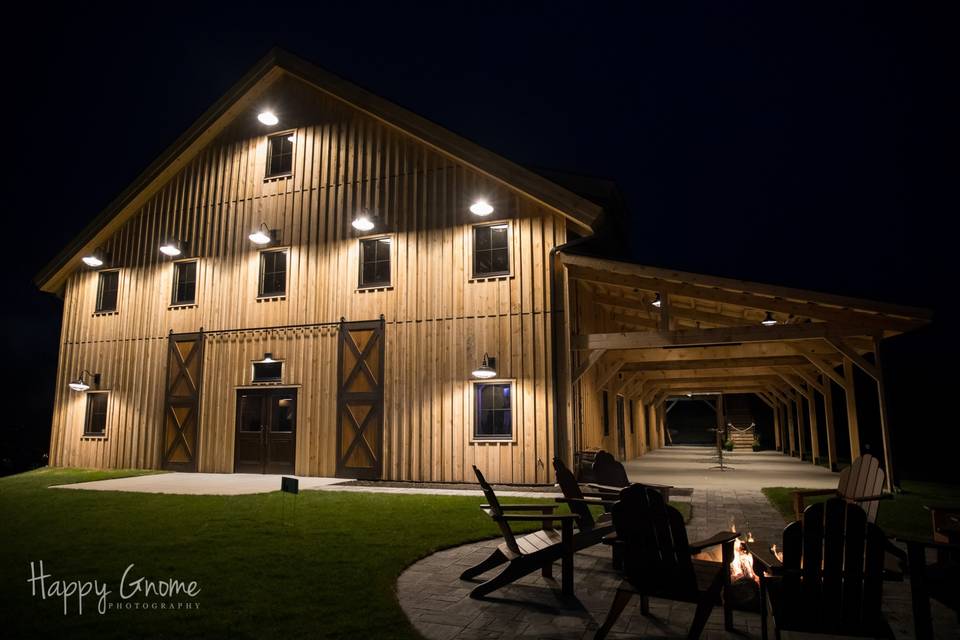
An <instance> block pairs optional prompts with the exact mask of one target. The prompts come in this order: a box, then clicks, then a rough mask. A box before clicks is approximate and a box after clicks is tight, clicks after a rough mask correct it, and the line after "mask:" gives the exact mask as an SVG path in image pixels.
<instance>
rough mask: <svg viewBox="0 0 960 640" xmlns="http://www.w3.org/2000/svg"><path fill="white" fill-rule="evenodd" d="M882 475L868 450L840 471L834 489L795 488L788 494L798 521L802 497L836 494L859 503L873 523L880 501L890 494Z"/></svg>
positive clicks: (801, 513)
mask: <svg viewBox="0 0 960 640" xmlns="http://www.w3.org/2000/svg"><path fill="white" fill-rule="evenodd" d="M885 477H886V474H885V473H884V472H883V469H881V468H880V462H879V461H878V460H877V459H876V458H874V457H873V456H872V455H870V454H869V453H865V454H863V455H862V456H860V457H859V458H857V459H856V460H854V461H853V464H851V465H850V466H849V467H847V468H846V469H844V470H843V471H841V472H840V482H839V483H838V485H837V488H836V489H811V490H808V491H794V492H793V493H792V494H791V495H792V496H793V514H794V517H795V518H796V519H797V520H800V519H802V518H803V509H804V499H805V498H809V497H811V496H834V495H835V496H837V497H839V498H843V499H844V500H846V501H847V502H853V503H856V504H859V505H860V506H861V507H863V510H864V511H866V512H867V522H876V521H877V508H878V507H879V506H880V502H879V501H880V500H885V499H887V498H890V497H892V496H891V495H890V494H889V493H884V492H883V480H884V478H885Z"/></svg>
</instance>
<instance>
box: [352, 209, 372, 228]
mask: <svg viewBox="0 0 960 640" xmlns="http://www.w3.org/2000/svg"><path fill="white" fill-rule="evenodd" d="M350 224H351V225H353V228H354V229H356V230H357V231H370V230H372V229H373V228H374V227H375V226H377V223H376V216H374V215H373V214H371V213H370V210H369V209H360V212H359V213H358V214H357V217H356V218H354V219H353V222H351V223H350Z"/></svg>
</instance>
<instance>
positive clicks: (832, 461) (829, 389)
mask: <svg viewBox="0 0 960 640" xmlns="http://www.w3.org/2000/svg"><path fill="white" fill-rule="evenodd" d="M823 419H824V429H825V431H826V432H827V464H829V465H830V471H836V470H837V434H836V431H834V428H833V381H832V380H831V379H830V378H829V377H828V376H826V375H825V376H824V377H823Z"/></svg>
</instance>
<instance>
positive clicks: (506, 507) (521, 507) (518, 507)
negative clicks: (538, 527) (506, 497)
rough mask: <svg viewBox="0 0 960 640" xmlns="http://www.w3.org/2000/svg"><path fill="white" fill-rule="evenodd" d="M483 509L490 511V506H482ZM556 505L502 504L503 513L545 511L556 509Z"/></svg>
mask: <svg viewBox="0 0 960 640" xmlns="http://www.w3.org/2000/svg"><path fill="white" fill-rule="evenodd" d="M480 508H481V509H489V508H490V505H488V504H482V505H480ZM556 508H557V505H555V504H502V505H500V510H501V511H543V510H544V509H551V510H552V509H556Z"/></svg>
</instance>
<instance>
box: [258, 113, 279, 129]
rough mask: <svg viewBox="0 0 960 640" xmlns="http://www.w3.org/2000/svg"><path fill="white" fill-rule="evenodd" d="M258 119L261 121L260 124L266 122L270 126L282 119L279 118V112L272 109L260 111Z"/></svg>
mask: <svg viewBox="0 0 960 640" xmlns="http://www.w3.org/2000/svg"><path fill="white" fill-rule="evenodd" d="M257 120H259V121H260V124H265V125H267V126H268V127H272V126H273V125H275V124H277V123H278V122H280V119H279V118H277V114H275V113H274V112H273V111H270V110H267V111H261V112H260V113H258V114H257Z"/></svg>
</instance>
